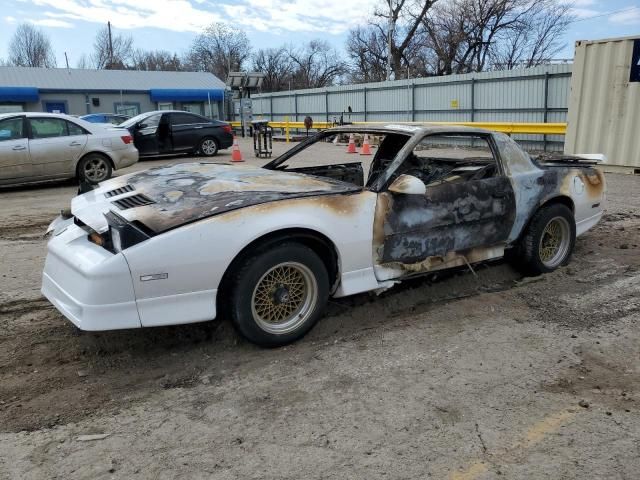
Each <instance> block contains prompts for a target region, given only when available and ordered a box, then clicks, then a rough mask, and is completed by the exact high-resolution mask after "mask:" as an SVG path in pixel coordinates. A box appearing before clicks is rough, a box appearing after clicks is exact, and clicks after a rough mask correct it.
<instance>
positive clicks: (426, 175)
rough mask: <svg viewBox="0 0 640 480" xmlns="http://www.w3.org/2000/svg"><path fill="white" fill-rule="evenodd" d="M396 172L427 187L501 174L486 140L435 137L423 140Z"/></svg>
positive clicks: (478, 136) (447, 136) (440, 135)
mask: <svg viewBox="0 0 640 480" xmlns="http://www.w3.org/2000/svg"><path fill="white" fill-rule="evenodd" d="M396 173H397V174H398V175H399V174H408V175H412V176H414V177H417V178H419V179H420V180H422V181H423V182H424V183H425V185H426V186H427V187H429V186H434V185H440V184H443V183H463V182H468V181H473V180H482V179H485V178H491V177H494V176H497V175H499V173H500V172H499V169H498V161H497V159H496V157H495V155H494V153H493V149H492V148H491V145H490V144H489V142H488V141H487V138H486V137H484V136H480V135H469V134H463V135H459V134H437V135H428V136H426V137H425V138H424V139H422V141H421V142H420V143H418V145H416V147H415V148H414V149H413V151H412V152H411V153H410V154H409V155H408V157H407V158H406V160H405V161H404V163H403V164H402V165H401V166H400V168H399V169H398V171H397V172H396Z"/></svg>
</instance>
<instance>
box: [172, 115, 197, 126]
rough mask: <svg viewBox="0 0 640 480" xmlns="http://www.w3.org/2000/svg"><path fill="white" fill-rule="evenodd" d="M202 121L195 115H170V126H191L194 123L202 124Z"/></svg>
mask: <svg viewBox="0 0 640 480" xmlns="http://www.w3.org/2000/svg"><path fill="white" fill-rule="evenodd" d="M202 122H203V120H202V119H201V118H199V117H196V116H195V115H189V114H188V113H172V114H171V125H191V124H194V123H202Z"/></svg>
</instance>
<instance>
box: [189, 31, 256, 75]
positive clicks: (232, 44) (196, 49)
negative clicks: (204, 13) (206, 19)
mask: <svg viewBox="0 0 640 480" xmlns="http://www.w3.org/2000/svg"><path fill="white" fill-rule="evenodd" d="M250 55H251V45H250V44H249V39H248V38H247V35H246V34H245V33H244V32H243V31H240V30H235V29H232V28H230V27H229V26H227V25H226V24H224V23H213V24H211V25H210V26H209V27H207V28H206V29H205V31H204V32H203V33H202V34H200V35H198V36H197V37H196V38H195V40H194V41H193V44H192V45H191V49H190V51H189V53H188V54H187V57H186V59H185V62H186V63H187V64H188V65H189V67H190V68H191V69H193V70H198V71H205V72H211V73H213V74H214V75H215V76H216V77H218V78H220V79H222V80H225V79H226V78H227V76H228V75H229V72H230V71H232V72H233V71H241V70H242V67H243V65H244V63H245V62H246V61H247V60H248V58H249V56H250Z"/></svg>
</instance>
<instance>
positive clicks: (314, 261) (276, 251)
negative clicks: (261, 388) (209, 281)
mask: <svg viewBox="0 0 640 480" xmlns="http://www.w3.org/2000/svg"><path fill="white" fill-rule="evenodd" d="M229 291H230V293H231V295H230V297H231V298H230V299H229V301H230V305H229V314H230V317H231V321H232V322H233V325H234V326H235V328H236V329H237V330H238V332H239V333H240V334H241V335H242V336H244V337H245V338H246V339H247V340H249V341H250V342H252V343H255V344H257V345H260V346H263V347H280V346H283V345H287V344H289V343H291V342H294V341H296V340H298V339H299V338H301V337H303V336H304V335H305V334H306V333H307V332H309V330H311V328H313V326H314V325H315V324H316V322H317V321H318V320H319V319H320V317H321V316H322V315H323V313H324V309H325V306H326V303H327V298H328V296H329V276H328V274H327V269H326V267H325V265H324V263H323V261H322V260H321V259H320V257H319V256H318V255H317V254H316V253H315V252H314V251H313V250H311V249H310V248H309V247H306V246H304V245H301V244H298V243H292V242H288V243H283V244H280V245H278V246H276V247H275V248H270V249H268V250H262V251H258V252H256V253H255V254H254V255H251V256H247V257H245V258H243V259H242V260H241V262H240V264H239V265H238V266H237V268H236V269H235V271H234V273H233V274H232V277H231V279H230V290H229Z"/></svg>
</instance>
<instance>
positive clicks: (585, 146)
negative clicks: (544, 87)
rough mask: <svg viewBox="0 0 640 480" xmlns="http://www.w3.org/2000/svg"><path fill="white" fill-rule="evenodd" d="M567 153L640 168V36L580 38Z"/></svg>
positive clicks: (572, 92) (569, 118)
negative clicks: (600, 155)
mask: <svg viewBox="0 0 640 480" xmlns="http://www.w3.org/2000/svg"><path fill="white" fill-rule="evenodd" d="M565 153H567V154H580V153H604V154H605V155H606V156H607V160H608V162H607V163H608V164H611V165H616V166H621V167H631V168H632V169H633V171H634V172H636V173H640V37H625V38H615V39H606V40H595V41H578V42H576V51H575V58H574V64H573V75H572V78H571V93H570V97H569V113H568V118H567V134H566V139H565Z"/></svg>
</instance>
